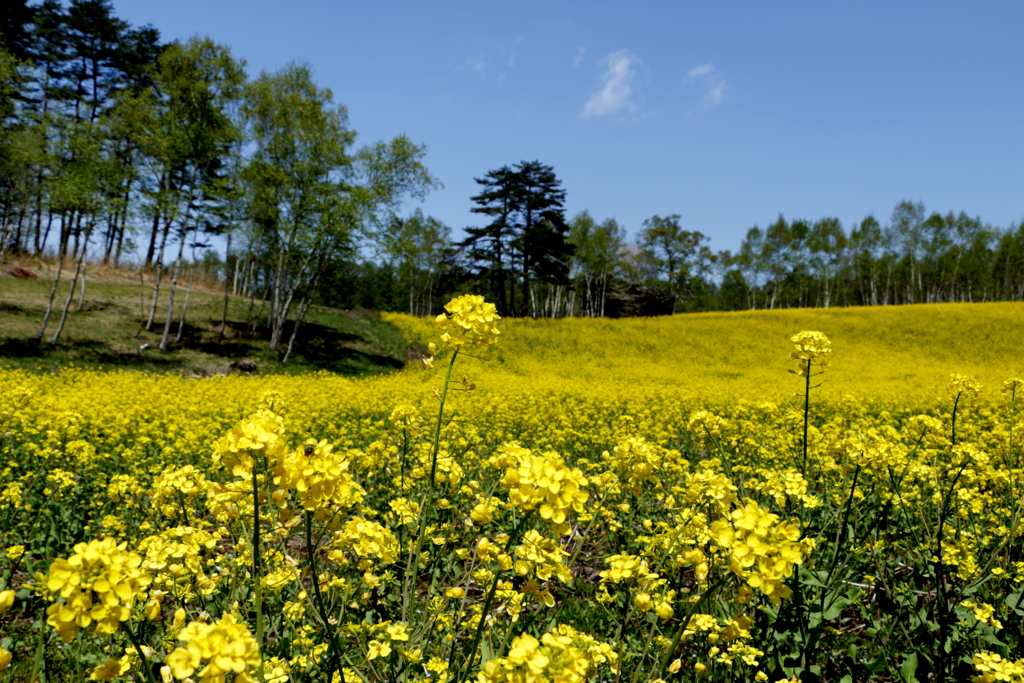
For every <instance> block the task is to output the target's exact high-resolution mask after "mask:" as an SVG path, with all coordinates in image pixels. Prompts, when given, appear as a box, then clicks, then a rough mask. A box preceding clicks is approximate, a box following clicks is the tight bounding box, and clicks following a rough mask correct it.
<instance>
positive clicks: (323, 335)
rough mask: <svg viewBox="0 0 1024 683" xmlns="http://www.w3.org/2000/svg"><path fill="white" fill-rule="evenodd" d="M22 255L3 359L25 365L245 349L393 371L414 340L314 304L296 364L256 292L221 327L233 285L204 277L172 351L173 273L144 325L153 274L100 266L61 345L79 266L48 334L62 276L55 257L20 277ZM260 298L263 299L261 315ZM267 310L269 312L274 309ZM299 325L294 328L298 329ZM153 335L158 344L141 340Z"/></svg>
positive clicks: (1, 328) (150, 361) (287, 369)
mask: <svg viewBox="0 0 1024 683" xmlns="http://www.w3.org/2000/svg"><path fill="white" fill-rule="evenodd" d="M13 265H15V264H6V265H5V266H3V267H0V361H2V362H4V363H7V364H9V365H14V366H16V367H22V368H29V369H35V368H56V367H60V366H62V365H66V364H68V363H75V364H76V365H79V366H83V367H90V368H96V369H115V368H134V369H141V370H147V371H156V372H184V373H188V374H193V373H195V374H213V373H217V372H223V371H225V370H227V369H228V365H229V364H230V363H232V362H234V361H239V360H242V359H246V358H247V359H251V360H253V361H254V362H255V363H256V365H257V368H258V371H259V372H260V373H301V372H309V371H314V370H329V371H331V372H336V373H339V374H343V375H364V374H379V373H381V372H391V371H394V370H395V369H398V368H401V367H402V365H403V364H404V358H403V355H404V352H405V344H404V342H403V340H402V338H401V336H400V335H399V334H398V333H397V331H396V330H395V328H394V327H393V326H392V325H390V324H387V323H384V322H382V321H381V320H380V316H379V315H378V314H377V313H375V312H370V311H340V310H335V309H328V308H322V307H313V308H312V309H311V310H310V311H309V314H308V315H307V317H306V321H305V322H304V323H303V324H302V326H301V327H300V328H299V336H298V339H297V340H296V344H295V351H294V352H293V355H292V358H291V359H290V360H289V362H288V363H287V364H282V363H280V362H279V361H278V359H277V354H275V353H273V352H271V351H269V350H268V348H267V342H266V341H265V340H266V334H264V333H263V331H262V330H254V331H251V330H249V329H248V326H247V320H248V319H249V317H250V314H249V301H248V299H243V298H241V297H231V298H230V300H229V306H228V325H227V329H226V331H225V334H224V336H223V337H221V335H220V322H221V311H222V306H223V294H222V292H219V291H217V290H216V289H214V288H212V287H209V286H200V287H197V288H196V289H195V290H194V291H193V292H192V297H191V300H190V302H189V308H188V316H187V320H186V325H185V330H184V334H183V336H182V341H181V342H180V343H179V344H176V345H173V347H172V348H171V350H169V351H168V352H167V353H163V352H161V351H159V350H158V348H157V347H158V346H159V343H160V337H161V335H162V333H163V327H164V320H165V318H166V315H167V300H168V296H169V282H168V280H166V279H165V280H164V283H163V284H162V285H161V292H160V303H159V306H158V309H157V317H156V322H155V323H154V325H153V329H152V331H150V332H147V331H146V330H145V329H143V327H142V323H143V322H144V321H145V319H146V317H147V316H148V314H149V306H150V302H151V301H152V297H153V287H152V282H151V278H150V277H149V276H148V275H147V276H146V277H145V279H144V281H140V279H139V273H138V271H134V270H130V269H120V270H114V269H109V268H108V269H104V268H99V267H95V266H93V267H92V268H91V269H92V270H93V271H95V272H92V273H90V274H89V278H88V281H87V285H86V292H85V300H84V303H83V306H82V310H81V311H77V308H78V299H79V290H77V289H76V291H75V294H74V298H73V300H72V302H71V308H70V309H69V313H68V321H67V324H66V325H65V328H64V332H63V334H62V335H61V338H60V340H59V342H58V344H57V346H56V347H53V346H51V345H50V344H49V343H48V342H49V340H50V338H51V336H52V335H53V333H54V331H55V330H56V329H57V324H58V322H59V320H60V314H61V309H62V308H63V305H64V301H65V300H66V298H67V295H68V289H69V288H70V285H71V282H70V273H67V272H66V271H65V273H66V276H67V277H65V278H62V280H61V283H60V288H59V289H58V292H57V297H56V300H55V302H54V307H55V310H54V312H53V314H52V316H51V318H50V322H49V325H48V327H47V331H46V334H45V335H44V337H43V343H42V344H40V343H38V342H37V341H36V337H37V335H38V333H39V327H40V324H41V322H42V319H43V313H44V311H45V310H46V301H47V299H48V297H49V294H50V288H51V286H52V284H53V275H54V270H53V267H52V265H51V264H48V263H45V262H42V261H34V262H26V263H20V264H17V265H19V266H21V267H23V268H26V269H27V270H29V271H31V272H33V273H36V274H38V275H39V278H38V279H19V278H15V277H13V276H12V275H11V274H10V272H9V271H10V268H11V267H12V266H13ZM182 280H183V281H184V282H182V283H180V284H179V289H178V292H177V293H176V295H175V306H174V322H173V324H172V327H171V335H170V338H171V340H173V339H174V336H175V335H176V334H177V330H178V325H177V322H178V318H179V316H180V312H181V307H182V304H183V302H184V299H185V285H187V278H186V277H185V276H183V277H182ZM258 312H259V304H257V305H256V310H255V311H254V314H253V318H254V319H260V316H258V315H256V313H258ZM263 313H264V314H263V316H262V318H263V319H264V320H265V309H264V311H263ZM289 331H290V330H289ZM146 344H148V345H149V347H148V348H145V349H143V348H141V347H143V346H144V345H146Z"/></svg>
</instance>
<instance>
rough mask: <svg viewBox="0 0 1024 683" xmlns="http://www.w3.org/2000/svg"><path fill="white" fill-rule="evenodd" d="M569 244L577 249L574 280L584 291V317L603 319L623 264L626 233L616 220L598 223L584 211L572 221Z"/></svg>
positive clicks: (574, 260) (573, 272)
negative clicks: (611, 286)
mask: <svg viewBox="0 0 1024 683" xmlns="http://www.w3.org/2000/svg"><path fill="white" fill-rule="evenodd" d="M568 241H569V243H570V244H571V245H572V246H573V249H574V252H573V258H572V276H573V279H574V280H575V281H576V282H577V289H581V287H580V284H582V286H583V287H582V288H584V295H583V301H582V302H581V308H582V310H583V314H584V315H586V316H589V317H602V318H603V317H604V315H605V304H606V301H607V297H608V282H609V279H610V278H611V277H612V275H613V274H614V273H615V271H616V270H618V268H619V266H620V264H621V262H622V248H623V245H624V244H625V230H623V229H622V228H621V227H620V226H619V224H618V222H616V220H615V219H614V218H608V219H606V220H604V221H603V222H602V223H600V224H598V223H597V221H595V220H594V218H593V217H592V216H591V215H590V213H589V212H588V211H581V212H580V213H578V214H576V215H575V216H574V217H573V219H572V220H571V221H570V222H569V237H568ZM581 281H582V283H581Z"/></svg>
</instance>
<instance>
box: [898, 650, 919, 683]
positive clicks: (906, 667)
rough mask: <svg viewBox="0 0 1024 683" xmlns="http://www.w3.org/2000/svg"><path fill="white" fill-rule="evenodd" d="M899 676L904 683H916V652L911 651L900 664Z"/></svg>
mask: <svg viewBox="0 0 1024 683" xmlns="http://www.w3.org/2000/svg"><path fill="white" fill-rule="evenodd" d="M900 678H902V679H903V681H904V683H917V653H916V652H911V653H910V654H909V655H907V658H906V659H904V660H903V664H902V665H901V666H900Z"/></svg>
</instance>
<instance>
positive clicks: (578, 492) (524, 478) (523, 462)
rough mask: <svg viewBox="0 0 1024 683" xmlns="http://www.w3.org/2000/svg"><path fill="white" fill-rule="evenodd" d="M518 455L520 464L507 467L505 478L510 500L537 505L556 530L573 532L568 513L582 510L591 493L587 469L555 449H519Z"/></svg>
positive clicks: (523, 507)
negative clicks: (540, 451)
mask: <svg viewBox="0 0 1024 683" xmlns="http://www.w3.org/2000/svg"><path fill="white" fill-rule="evenodd" d="M515 455H516V457H517V459H518V467H515V468H512V467H509V468H508V469H507V470H505V476H504V477H503V478H502V480H501V485H502V486H503V487H504V488H506V489H508V500H509V504H511V505H512V506H514V507H517V508H519V509H520V510H534V509H537V510H539V512H540V516H541V518H542V519H544V520H546V521H548V522H550V524H551V528H552V530H553V531H554V532H555V533H558V534H567V533H569V531H570V530H571V527H570V526H569V525H568V524H566V519H567V518H568V514H569V513H570V512H576V513H580V512H582V511H583V504H584V503H586V502H587V498H588V497H589V494H588V493H587V492H586V491H585V490H584V488H585V487H586V485H587V478H586V477H584V476H583V472H582V471H581V470H580V469H579V468H578V467H577V468H570V467H568V466H567V465H566V464H565V461H564V460H562V458H561V457H560V456H559V455H558V454H557V453H554V452H551V453H544V454H541V455H534V454H533V453H532V452H531V451H529V450H527V449H525V448H524V449H517V450H516V451H515Z"/></svg>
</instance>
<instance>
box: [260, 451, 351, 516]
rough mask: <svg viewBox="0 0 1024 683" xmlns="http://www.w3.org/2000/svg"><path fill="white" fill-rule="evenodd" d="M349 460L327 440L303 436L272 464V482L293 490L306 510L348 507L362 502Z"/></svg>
mask: <svg viewBox="0 0 1024 683" xmlns="http://www.w3.org/2000/svg"><path fill="white" fill-rule="evenodd" d="M348 469H349V461H348V459H347V458H345V457H344V456H342V455H340V454H338V453H335V452H334V446H333V445H331V444H329V443H327V441H324V440H321V441H317V440H316V439H307V440H306V443H305V444H304V445H302V446H299V447H298V448H297V449H295V450H292V451H290V452H288V453H287V454H286V455H285V456H284V457H283V458H281V459H280V460H279V461H278V463H277V465H276V466H275V467H274V475H275V476H274V485H275V486H277V487H278V489H279V490H280V489H294V490H295V491H297V492H298V494H299V501H300V503H301V505H302V507H303V508H304V509H306V510H327V509H330V508H333V507H334V506H338V507H352V506H353V505H358V504H359V503H361V502H362V501H363V497H364V495H365V494H364V492H363V489H362V488H361V487H360V486H359V484H357V483H356V482H355V480H354V479H353V478H352V476H351V475H350V474H349V472H348Z"/></svg>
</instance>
